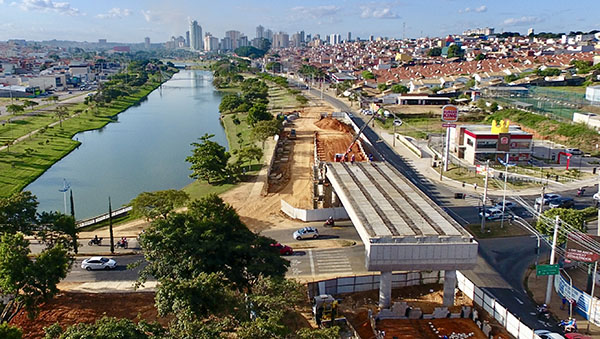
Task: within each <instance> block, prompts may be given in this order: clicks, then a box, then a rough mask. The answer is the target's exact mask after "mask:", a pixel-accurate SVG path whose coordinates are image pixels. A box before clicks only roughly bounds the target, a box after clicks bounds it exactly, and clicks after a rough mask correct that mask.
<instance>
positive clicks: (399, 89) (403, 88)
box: [392, 84, 408, 94]
mask: <svg viewBox="0 0 600 339" xmlns="http://www.w3.org/2000/svg"><path fill="white" fill-rule="evenodd" d="M392 92H393V93H402V94H404V93H408V87H406V86H404V85H400V84H396V85H392Z"/></svg>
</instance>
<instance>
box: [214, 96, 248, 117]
mask: <svg viewBox="0 0 600 339" xmlns="http://www.w3.org/2000/svg"><path fill="white" fill-rule="evenodd" d="M242 103H244V100H242V98H240V97H239V96H238V95H237V94H227V95H225V96H224V97H223V98H222V99H221V103H220V104H219V111H221V112H223V113H225V112H235V111H236V110H237V109H238V107H239V106H240V105H241V104H242Z"/></svg>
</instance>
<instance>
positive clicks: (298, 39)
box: [292, 33, 302, 47]
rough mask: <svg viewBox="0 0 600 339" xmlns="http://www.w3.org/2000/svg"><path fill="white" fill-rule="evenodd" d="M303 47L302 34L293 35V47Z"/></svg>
mask: <svg viewBox="0 0 600 339" xmlns="http://www.w3.org/2000/svg"><path fill="white" fill-rule="evenodd" d="M301 45H302V37H301V35H300V33H294V34H292V47H300V46H301Z"/></svg>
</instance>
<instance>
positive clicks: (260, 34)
mask: <svg viewBox="0 0 600 339" xmlns="http://www.w3.org/2000/svg"><path fill="white" fill-rule="evenodd" d="M264 37H265V28H264V27H263V26H261V25H258V26H257V27H256V38H258V39H262V38H264Z"/></svg>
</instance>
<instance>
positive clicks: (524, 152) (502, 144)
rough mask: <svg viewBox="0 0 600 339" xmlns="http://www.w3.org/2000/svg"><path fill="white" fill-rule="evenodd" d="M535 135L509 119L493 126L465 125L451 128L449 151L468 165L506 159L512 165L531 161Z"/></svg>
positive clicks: (494, 122) (494, 123) (493, 123)
mask: <svg viewBox="0 0 600 339" xmlns="http://www.w3.org/2000/svg"><path fill="white" fill-rule="evenodd" d="M532 145H533V135H531V134H529V133H527V132H524V131H522V130H521V128H520V127H518V126H510V122H509V121H508V120H505V121H504V120H503V121H500V123H496V121H493V122H492V125H462V126H457V127H455V128H450V150H451V151H452V152H453V153H454V154H455V155H456V157H457V158H459V159H463V160H465V161H466V162H468V163H469V164H476V163H481V162H484V161H486V160H490V161H493V162H495V161H497V159H498V158H500V159H505V157H506V154H507V153H508V154H509V156H508V161H509V162H511V163H527V161H529V159H530V158H531V153H532V149H533V148H532Z"/></svg>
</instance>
